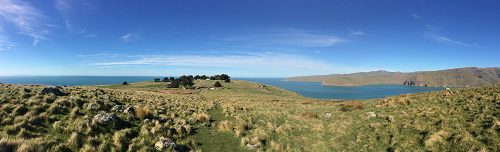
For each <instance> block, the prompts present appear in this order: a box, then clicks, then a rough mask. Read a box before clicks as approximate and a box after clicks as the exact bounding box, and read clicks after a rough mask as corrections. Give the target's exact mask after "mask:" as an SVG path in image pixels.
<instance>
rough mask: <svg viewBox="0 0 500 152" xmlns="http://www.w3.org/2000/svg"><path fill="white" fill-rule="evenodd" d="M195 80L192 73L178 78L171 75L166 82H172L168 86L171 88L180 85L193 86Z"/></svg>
mask: <svg viewBox="0 0 500 152" xmlns="http://www.w3.org/2000/svg"><path fill="white" fill-rule="evenodd" d="M165 79H166V78H165ZM165 79H164V80H165ZM193 80H194V77H193V76H192V75H187V76H186V75H183V76H180V77H179V78H178V79H175V78H174V77H170V78H169V79H168V81H166V82H170V83H169V84H167V87H169V88H179V87H183V88H191V87H192V86H193V85H194V82H193Z"/></svg>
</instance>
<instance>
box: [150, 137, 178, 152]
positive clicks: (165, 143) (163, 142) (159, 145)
mask: <svg viewBox="0 0 500 152" xmlns="http://www.w3.org/2000/svg"><path fill="white" fill-rule="evenodd" d="M175 146H176V144H175V142H174V141H173V140H172V139H170V138H166V137H161V138H160V141H158V142H156V143H155V148H156V150H158V151H162V150H164V149H166V148H169V147H175Z"/></svg>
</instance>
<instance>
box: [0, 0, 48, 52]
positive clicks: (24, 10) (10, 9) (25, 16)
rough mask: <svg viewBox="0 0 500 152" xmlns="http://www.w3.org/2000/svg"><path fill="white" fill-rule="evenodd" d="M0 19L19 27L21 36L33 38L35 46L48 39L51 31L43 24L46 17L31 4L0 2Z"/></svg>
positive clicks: (10, 0) (7, 0) (10, 1)
mask: <svg viewBox="0 0 500 152" xmlns="http://www.w3.org/2000/svg"><path fill="white" fill-rule="evenodd" d="M0 17H1V18H2V19H3V20H4V21H5V22H7V23H11V24H13V25H14V26H15V27H17V28H18V30H19V31H20V34H23V35H26V36H29V37H31V38H33V46H36V45H37V44H38V42H40V41H41V40H46V39H47V38H46V35H47V34H48V33H49V31H48V29H47V28H48V25H47V24H45V23H44V22H43V20H44V18H45V16H43V14H42V13H41V12H40V11H39V10H38V9H36V8H34V7H33V6H31V5H30V4H29V3H25V2H20V1H12V0H0Z"/></svg>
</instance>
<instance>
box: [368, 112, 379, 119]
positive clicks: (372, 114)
mask: <svg viewBox="0 0 500 152" xmlns="http://www.w3.org/2000/svg"><path fill="white" fill-rule="evenodd" d="M373 117H377V115H376V114H375V112H367V113H366V118H373Z"/></svg>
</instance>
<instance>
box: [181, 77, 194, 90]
mask: <svg viewBox="0 0 500 152" xmlns="http://www.w3.org/2000/svg"><path fill="white" fill-rule="evenodd" d="M179 85H181V86H184V87H191V86H193V85H194V83H193V76H185V75H183V76H181V77H179Z"/></svg>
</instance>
